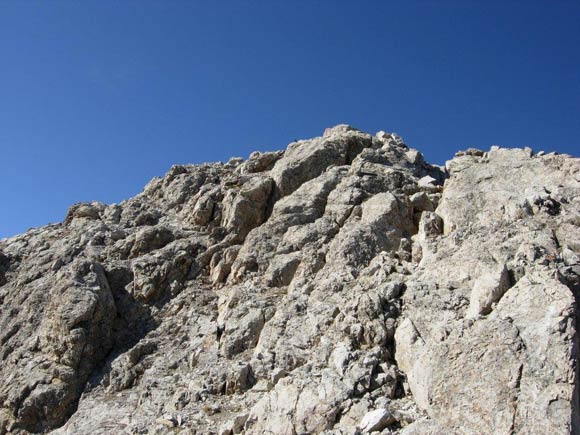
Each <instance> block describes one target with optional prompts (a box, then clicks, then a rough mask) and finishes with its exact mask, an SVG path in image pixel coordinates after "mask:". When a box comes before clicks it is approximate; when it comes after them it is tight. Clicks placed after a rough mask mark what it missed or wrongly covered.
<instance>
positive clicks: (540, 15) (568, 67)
mask: <svg viewBox="0 0 580 435" xmlns="http://www.w3.org/2000/svg"><path fill="white" fill-rule="evenodd" d="M579 22H580V1H577V0H570V1H566V0H550V1H548V0H545V1H533V0H527V1H515V0H504V1H489V0H486V1H483V0H481V1H470V0H461V1H447V0H438V1H435V0H433V1H419V0H416V1H376V2H375V1H364V0H363V1H354V0H353V1H349V2H347V1H340V0H333V1H331V0H328V1H313V0H310V1H307V0H298V1H277V0H269V1H267V0H263V1H244V0H236V1H163V2H162V1H155V2H153V1H128V0H125V1H106V0H100V1H86V0H83V1H48V0H47V1H34V2H33V1H16V0H14V1H6V0H4V1H2V2H0V56H1V57H0V62H1V64H0V65H1V68H0V186H1V192H2V202H1V204H2V205H1V207H0V237H5V236H10V235H13V234H16V233H20V232H23V231H25V230H26V229H28V228H29V227H34V226H40V225H44V224H46V223H49V222H57V221H60V220H62V219H63V217H64V215H65V213H66V210H67V208H68V206H69V205H71V204H72V203H74V202H78V201H91V200H99V201H104V202H109V203H110V202H119V201H121V200H123V199H126V198H128V197H130V196H132V195H134V194H136V193H138V192H139V191H140V190H141V188H142V187H143V186H144V185H145V184H146V183H147V181H149V179H151V178H152V177H153V176H157V175H162V174H163V173H165V172H166V171H167V170H168V168H169V167H170V166H171V165H172V164H176V163H200V162H204V161H218V160H227V159H228V158H229V157H230V156H242V157H247V156H248V155H249V153H250V152H251V151H253V150H269V149H280V148H284V147H285V146H286V144H287V143H288V142H290V141H292V140H294V139H296V138H306V137H312V136H317V135H320V134H321V133H322V131H323V129H324V128H325V127H328V126H331V125H335V124H338V123H349V124H352V125H354V126H356V127H358V128H360V129H362V130H365V131H369V132H376V131H378V130H387V131H394V132H397V133H399V134H401V135H402V136H403V137H404V138H405V139H406V141H407V143H409V144H410V145H412V146H413V147H415V148H418V149H420V150H421V151H423V153H424V154H425V156H426V158H427V159H428V160H429V161H431V162H434V163H443V162H444V161H445V160H446V159H448V158H450V157H451V156H452V155H453V152H454V151H455V150H458V149H462V148H467V147H470V146H475V147H480V148H483V149H488V148H489V146H491V145H492V144H500V145H503V146H532V147H533V148H534V149H537V150H539V149H545V150H558V151H560V152H567V153H571V154H575V155H578V154H579V150H580V25H578V23H579Z"/></svg>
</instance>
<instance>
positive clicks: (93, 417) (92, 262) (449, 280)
mask: <svg viewBox="0 0 580 435" xmlns="http://www.w3.org/2000/svg"><path fill="white" fill-rule="evenodd" d="M579 188H580V161H579V160H578V159H575V158H572V157H570V156H566V155H557V154H555V153H552V154H543V153H538V154H533V152H532V151H531V150H530V149H503V148H499V147H492V149H491V150H490V151H489V152H482V151H479V150H474V149H470V150H467V151H463V152H459V153H457V155H456V156H455V158H454V159H452V160H451V161H449V162H448V163H447V165H446V167H445V168H442V167H438V166H434V165H430V164H428V163H426V162H425V161H424V160H423V157H422V155H421V153H419V152H418V151H416V150H413V149H410V148H409V147H408V146H407V145H406V144H405V143H404V142H403V140H402V139H401V138H400V137H399V136H397V135H395V134H388V133H384V132H379V133H377V134H376V135H374V136H371V135H369V134H366V133H363V132H360V131H358V130H356V129H354V128H352V127H349V126H344V125H341V126H337V127H334V128H331V129H327V130H326V131H325V133H324V136H323V137H320V138H315V139H311V140H303V141H297V142H294V143H292V144H290V145H289V146H288V148H287V149H286V150H285V151H280V152H270V153H253V154H252V155H251V156H250V158H249V159H248V160H246V161H244V160H243V159H232V160H230V161H229V162H228V163H225V164H222V163H215V164H205V165H200V166H194V165H186V166H174V167H172V168H171V170H170V171H169V172H168V173H167V175H165V176H164V177H163V178H156V179H154V180H152V181H151V182H150V183H149V184H148V185H147V186H146V187H145V189H144V190H143V192H142V193H141V194H139V195H137V196H136V197H134V198H132V199H130V200H127V201H125V202H123V203H121V204H118V205H104V204H100V203H83V204H77V205H75V206H73V207H71V209H70V210H69V212H68V214H67V217H66V219H65V221H64V222H63V223H62V224H56V225H49V226H46V227H43V228H39V229H34V230H31V231H29V232H27V233H25V234H23V235H20V236H16V237H13V238H10V239H5V240H2V241H0V307H1V310H0V359H1V363H0V407H1V408H0V434H6V433H11V434H27V433H45V432H51V433H54V434H75V435H76V434H111V433H131V434H133V433H134V434H137V433H139V434H144V433H149V434H162V433H181V434H184V435H185V434H209V433H218V434H220V435H226V434H238V433H245V434H266V433H268V434H272V433H273V434H315V433H316V434H318V433H324V434H327V435H330V434H356V433H383V434H387V433H400V434H406V435H413V434H417V435H419V434H443V433H445V434H453V433H455V434H539V433H558V434H564V433H579V430H580V429H579V425H578V423H579V422H578V397H577V359H578V355H577V351H578V350H577V348H578V345H577V340H578V337H577V334H576V319H577V317H578V312H577V303H576V298H577V297H578V294H579V291H580V262H579V255H580V231H579V226H580V189H579Z"/></svg>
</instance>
